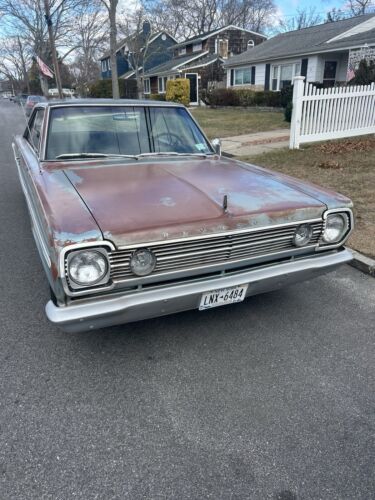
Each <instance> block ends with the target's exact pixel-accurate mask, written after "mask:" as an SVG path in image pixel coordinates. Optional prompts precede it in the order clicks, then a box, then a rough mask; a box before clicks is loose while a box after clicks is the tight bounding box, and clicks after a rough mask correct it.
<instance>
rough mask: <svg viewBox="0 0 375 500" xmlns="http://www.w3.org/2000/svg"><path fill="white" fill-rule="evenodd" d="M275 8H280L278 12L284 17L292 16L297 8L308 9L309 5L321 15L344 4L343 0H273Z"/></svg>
mask: <svg viewBox="0 0 375 500" xmlns="http://www.w3.org/2000/svg"><path fill="white" fill-rule="evenodd" d="M275 4H276V6H277V8H278V9H279V10H280V14H281V15H282V16H284V17H287V18H288V17H289V18H290V17H293V16H294V15H295V14H296V12H297V10H298V9H309V8H310V7H311V8H313V7H315V10H316V12H319V13H320V14H321V15H322V16H323V17H325V13H326V12H328V11H329V10H331V9H332V8H334V7H336V9H338V8H343V7H344V6H345V1H343V0H316V1H315V2H314V1H311V0H275Z"/></svg>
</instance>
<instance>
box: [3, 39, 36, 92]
mask: <svg viewBox="0 0 375 500" xmlns="http://www.w3.org/2000/svg"><path fill="white" fill-rule="evenodd" d="M30 64H31V53H30V51H28V50H27V49H26V47H25V45H24V43H23V41H22V40H21V38H20V37H19V36H15V37H7V38H4V39H2V40H1V41H0V73H1V74H2V75H4V76H5V77H6V78H8V79H9V80H11V81H12V82H13V84H14V85H15V86H16V87H17V88H18V90H20V91H21V90H22V87H23V86H26V88H27V91H28V92H30V84H29V79H28V73H27V67H28V66H29V65H30Z"/></svg>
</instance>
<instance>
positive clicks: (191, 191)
mask: <svg viewBox="0 0 375 500" xmlns="http://www.w3.org/2000/svg"><path fill="white" fill-rule="evenodd" d="M65 174H66V175H67V177H68V178H69V180H70V181H71V183H72V184H73V185H74V187H75V188H76V190H77V191H78V193H79V194H80V196H81V197H82V199H83V200H84V201H85V203H86V205H87V206H88V208H89V210H90V211H91V213H92V214H93V216H94V218H95V220H96V221H97V223H98V224H99V227H100V229H101V230H102V232H103V234H104V237H105V238H107V239H110V240H112V241H113V242H114V243H115V244H116V245H125V244H129V243H138V242H147V241H157V240H163V239H170V238H179V237H188V236H193V235H201V234H205V233H212V232H222V231H227V230H233V229H243V228H246V227H261V226H268V225H273V224H282V223H287V222H294V221H298V220H305V219H310V218H318V217H321V214H322V212H323V211H324V210H325V208H326V206H325V205H324V203H322V202H321V201H319V200H317V199H315V198H314V197H312V196H311V195H309V194H307V193H304V192H302V191H300V190H298V189H296V188H295V187H293V186H290V185H287V184H286V183H283V182H281V181H280V180H278V179H276V178H274V177H272V176H269V175H264V174H263V173H261V172H257V171H256V170H255V169H254V171H252V172H249V171H248V170H245V169H243V168H241V166H240V165H239V164H238V163H237V162H235V161H232V160H227V159H220V160H218V159H206V160H197V159H192V160H177V161H176V159H174V160H173V161H160V160H158V161H155V160H154V159H153V160H152V161H150V160H148V161H144V162H143V161H139V162H137V163H130V164H129V163H127V164H117V165H115V164H111V165H103V166H102V168H100V167H99V168H98V167H93V168H92V167H91V168H87V166H84V165H80V164H75V165H71V164H70V165H69V168H66V169H65ZM225 195H226V196H227V210H224V209H223V199H224V196H225Z"/></svg>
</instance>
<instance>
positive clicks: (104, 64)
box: [102, 59, 109, 73]
mask: <svg viewBox="0 0 375 500" xmlns="http://www.w3.org/2000/svg"><path fill="white" fill-rule="evenodd" d="M108 70H109V60H108V59H104V60H103V61H102V71H103V73H104V72H106V71H108Z"/></svg>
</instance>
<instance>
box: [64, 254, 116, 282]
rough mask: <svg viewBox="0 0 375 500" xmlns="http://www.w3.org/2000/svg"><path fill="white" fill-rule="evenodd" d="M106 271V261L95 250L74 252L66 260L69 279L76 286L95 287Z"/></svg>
mask: <svg viewBox="0 0 375 500" xmlns="http://www.w3.org/2000/svg"><path fill="white" fill-rule="evenodd" d="M107 271H108V262H107V259H106V258H105V256H104V254H102V253H101V252H98V251H97V250H83V251H81V252H76V253H74V254H72V255H71V257H70V258H69V259H68V273H69V278H70V279H71V280H72V281H73V282H74V283H76V284H77V285H81V286H89V285H95V284H96V283H98V282H99V281H101V280H102V279H103V278H104V276H105V275H106V273H107Z"/></svg>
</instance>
